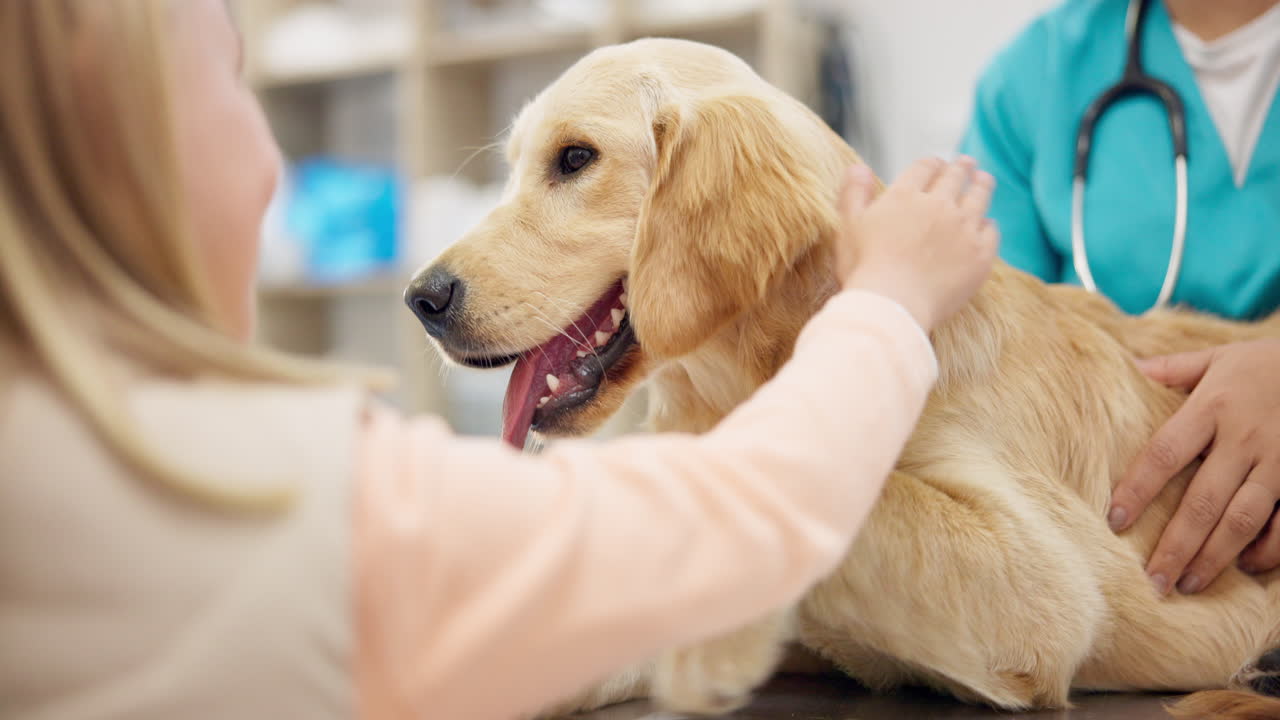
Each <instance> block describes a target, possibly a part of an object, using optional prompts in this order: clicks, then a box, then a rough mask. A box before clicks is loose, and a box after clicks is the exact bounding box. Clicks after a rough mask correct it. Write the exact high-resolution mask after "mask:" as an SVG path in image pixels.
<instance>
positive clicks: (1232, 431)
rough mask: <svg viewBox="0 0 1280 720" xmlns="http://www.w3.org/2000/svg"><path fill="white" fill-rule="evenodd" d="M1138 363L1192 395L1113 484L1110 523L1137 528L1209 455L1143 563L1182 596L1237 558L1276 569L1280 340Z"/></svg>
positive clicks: (1244, 564)
mask: <svg viewBox="0 0 1280 720" xmlns="http://www.w3.org/2000/svg"><path fill="white" fill-rule="evenodd" d="M1141 367H1142V370H1143V372H1145V373H1146V374H1147V375H1149V376H1150V377H1151V378H1152V379H1154V380H1156V381H1158V382H1161V383H1164V384H1165V385H1170V386H1174V387H1182V388H1187V389H1190V390H1191V396H1190V397H1189V398H1188V399H1187V402H1186V403H1185V404H1184V405H1183V406H1182V408H1181V409H1179V410H1178V412H1176V413H1175V414H1174V415H1173V417H1171V418H1169V421H1168V422H1166V423H1165V424H1164V427H1162V428H1160V430H1159V431H1157V432H1156V434H1155V436H1154V437H1152V438H1151V441H1150V442H1149V443H1147V446H1146V448H1145V449H1144V450H1143V451H1142V452H1141V454H1139V456H1138V458H1137V460H1136V461H1135V462H1134V464H1133V465H1132V466H1131V467H1130V468H1129V471H1128V472H1127V473H1126V474H1125V476H1124V479H1123V480H1121V482H1120V484H1119V485H1117V486H1116V489H1115V491H1114V493H1112V497H1111V510H1110V514H1109V515H1108V521H1109V522H1110V524H1111V527H1112V529H1113V530H1117V531H1118V530H1124V529H1125V528H1128V527H1129V526H1130V525H1132V524H1133V521H1134V520H1135V519H1136V518H1137V517H1138V515H1140V514H1141V513H1142V511H1143V510H1144V509H1146V507H1147V505H1148V504H1149V503H1150V502H1151V500H1152V498H1154V497H1155V496H1156V494H1157V493H1159V492H1160V490H1161V488H1163V487H1164V486H1165V484H1166V483H1168V482H1169V480H1170V478H1172V477H1173V476H1174V475H1176V474H1178V472H1180V471H1181V470H1182V469H1183V468H1185V467H1186V466H1187V465H1188V464H1189V463H1191V462H1192V461H1193V460H1195V459H1196V458H1197V457H1200V456H1201V455H1204V463H1203V464H1202V465H1201V466H1200V469H1199V470H1197V471H1196V474H1195V477H1194V478H1192V480H1191V484H1190V485H1188V486H1187V492H1186V495H1184V496H1183V498H1182V502H1181V504H1180V505H1179V507H1178V510H1177V512H1176V513H1175V514H1174V516H1173V519H1172V520H1170V521H1169V525H1168V527H1166V528H1165V530H1164V534H1163V535H1162V536H1161V537H1160V542H1159V544H1157V545H1156V549H1155V552H1154V553H1153V554H1152V556H1151V560H1150V564H1149V565H1148V566H1147V573H1148V574H1149V575H1150V576H1151V579H1152V582H1154V583H1155V585H1156V588H1157V589H1158V590H1159V591H1160V592H1161V593H1162V594H1163V593H1167V592H1169V590H1170V588H1172V587H1173V586H1174V585H1175V583H1176V585H1177V588H1178V590H1179V591H1180V592H1183V593H1194V592H1197V591H1199V590H1201V589H1202V588H1204V587H1205V586H1207V585H1208V584H1209V583H1210V582H1212V581H1213V579H1214V578H1216V577H1217V576H1218V574H1219V573H1221V572H1222V570H1223V569H1224V568H1226V567H1227V565H1228V564H1230V563H1231V562H1232V561H1234V560H1235V559H1236V557H1237V556H1239V558H1240V567H1241V568H1242V569H1244V570H1246V571H1250V572H1260V571H1264V570H1270V569H1272V568H1275V567H1277V566H1280V527H1277V525H1278V524H1280V522H1278V521H1277V520H1276V519H1275V510H1276V501H1277V499H1278V498H1280V370H1278V369H1280V340H1258V341H1254V342H1241V343H1235V344H1232V345H1223V346H1221V347H1217V348H1213V349H1211V350H1205V351H1202V352H1193V353H1185V354H1182V355H1169V356H1165V357H1158V358H1152V359H1150V360H1146V361H1144V362H1142V363H1141ZM1242 551H1243V552H1242Z"/></svg>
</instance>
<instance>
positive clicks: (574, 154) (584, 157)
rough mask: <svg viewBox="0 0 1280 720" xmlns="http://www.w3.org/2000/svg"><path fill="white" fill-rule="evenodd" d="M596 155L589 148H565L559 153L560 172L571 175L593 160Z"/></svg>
mask: <svg viewBox="0 0 1280 720" xmlns="http://www.w3.org/2000/svg"><path fill="white" fill-rule="evenodd" d="M595 157H596V153H595V151H594V150H592V149H591V148H584V147H578V146H576V145H575V146H573V147H567V148H565V149H564V150H562V151H561V152H560V172H562V173H564V174H565V175H572V174H574V173H576V172H578V171H579V170H581V169H582V168H584V167H586V166H587V164H588V163H590V162H591V161H592V160H594V159H595Z"/></svg>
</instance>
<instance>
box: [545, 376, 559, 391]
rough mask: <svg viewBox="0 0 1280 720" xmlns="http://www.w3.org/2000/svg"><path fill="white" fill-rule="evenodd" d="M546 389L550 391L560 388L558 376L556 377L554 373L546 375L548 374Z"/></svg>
mask: <svg viewBox="0 0 1280 720" xmlns="http://www.w3.org/2000/svg"><path fill="white" fill-rule="evenodd" d="M547 389H548V390H550V391H551V392H556V391H557V390H559V389H560V378H558V377H556V376H555V375H548V376H547Z"/></svg>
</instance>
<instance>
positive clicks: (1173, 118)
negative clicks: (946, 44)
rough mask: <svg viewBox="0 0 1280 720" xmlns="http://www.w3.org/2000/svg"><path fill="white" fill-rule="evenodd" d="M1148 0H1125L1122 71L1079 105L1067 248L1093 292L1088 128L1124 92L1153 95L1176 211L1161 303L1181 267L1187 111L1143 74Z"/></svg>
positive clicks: (1173, 95) (1166, 300) (1090, 135)
mask: <svg viewBox="0 0 1280 720" xmlns="http://www.w3.org/2000/svg"><path fill="white" fill-rule="evenodd" d="M1150 5H1151V2H1150V0H1130V2H1129V12H1128V15H1127V16H1126V18H1125V37H1126V38H1127V40H1128V58H1127V59H1126V61H1125V65H1124V76H1123V77H1121V78H1120V82H1118V83H1116V84H1115V85H1112V86H1111V87H1110V88H1108V89H1107V90H1106V91H1105V92H1103V93H1102V96H1101V97H1099V98H1098V99H1097V100H1094V101H1093V104H1092V105H1090V106H1089V108H1088V109H1087V110H1085V113H1084V118H1083V119H1082V120H1081V121H1080V132H1079V133H1078V134H1077V135H1076V161H1075V170H1074V172H1073V174H1072V182H1071V254H1072V256H1073V259H1074V262H1075V268H1076V274H1077V275H1079V276H1080V281H1081V283H1083V284H1084V286H1085V288H1087V289H1088V290H1089V291H1090V292H1098V284H1097V283H1096V282H1094V280H1093V272H1092V271H1090V269H1089V257H1088V255H1087V254H1086V252H1085V246H1084V183H1085V176H1086V175H1087V174H1088V171H1089V151H1090V149H1091V146H1092V145H1093V129H1094V126H1095V125H1097V123H1098V118H1099V117H1101V116H1102V114H1103V113H1104V112H1106V111H1107V108H1109V107H1111V105H1112V104H1113V103H1115V102H1116V101H1117V100H1120V99H1121V98H1123V97H1127V96H1129V95H1138V94H1143V93H1145V94H1148V95H1154V96H1156V98H1158V99H1159V100H1160V102H1161V103H1163V104H1164V109H1165V113H1166V114H1168V116H1169V132H1170V133H1171V134H1172V135H1173V168H1174V174H1175V177H1176V183H1177V185H1176V188H1177V190H1176V192H1177V206H1176V212H1177V215H1176V216H1175V219H1174V225H1173V247H1172V248H1170V251H1169V266H1168V268H1167V269H1166V270H1165V274H1164V285H1162V286H1161V287H1160V295H1159V296H1158V297H1157V298H1156V304H1155V307H1156V308H1160V307H1164V306H1165V305H1167V304H1168V303H1169V298H1170V297H1172V296H1173V288H1174V286H1175V285H1177V284H1178V273H1179V272H1180V271H1181V269H1182V252H1183V249H1184V248H1185V246H1186V240H1187V115H1186V111H1185V110H1184V108H1183V105H1182V98H1181V97H1179V96H1178V92H1177V91H1176V90H1174V89H1173V88H1172V87H1170V86H1169V85H1168V84H1166V83H1164V82H1161V81H1160V80H1157V79H1156V78H1154V77H1151V76H1150V75H1148V74H1147V73H1146V72H1145V71H1144V70H1143V69H1142V34H1141V32H1140V31H1141V29H1142V24H1143V20H1144V19H1145V18H1146V15H1147V10H1148V9H1149V7H1150Z"/></svg>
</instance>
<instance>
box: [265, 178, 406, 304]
mask: <svg viewBox="0 0 1280 720" xmlns="http://www.w3.org/2000/svg"><path fill="white" fill-rule="evenodd" d="M291 174H292V178H291V183H290V185H291V188H290V193H289V198H288V200H287V202H286V208H285V218H284V222H285V228H286V230H287V231H288V233H289V234H290V235H291V236H293V237H294V238H296V239H297V240H298V242H299V243H300V244H301V246H302V252H303V258H304V263H305V268H306V269H305V272H306V274H307V277H308V279H309V280H310V281H312V282H317V283H326V284H328V283H342V282H349V281H352V280H357V279H359V278H362V277H366V276H368V275H371V274H375V273H378V272H382V271H387V270H389V269H391V268H393V267H394V266H395V265H396V262H397V260H398V258H399V251H400V232H401V226H402V222H401V221H402V219H403V207H404V200H403V196H404V183H403V181H402V180H401V178H400V176H399V175H398V173H396V172H395V171H394V170H393V169H390V168H380V167H376V166H369V165H359V164H355V163H349V162H344V161H341V160H337V159H333V158H312V159H308V160H305V161H302V162H300V163H298V165H297V166H296V167H294V168H293V171H292V173H291Z"/></svg>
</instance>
